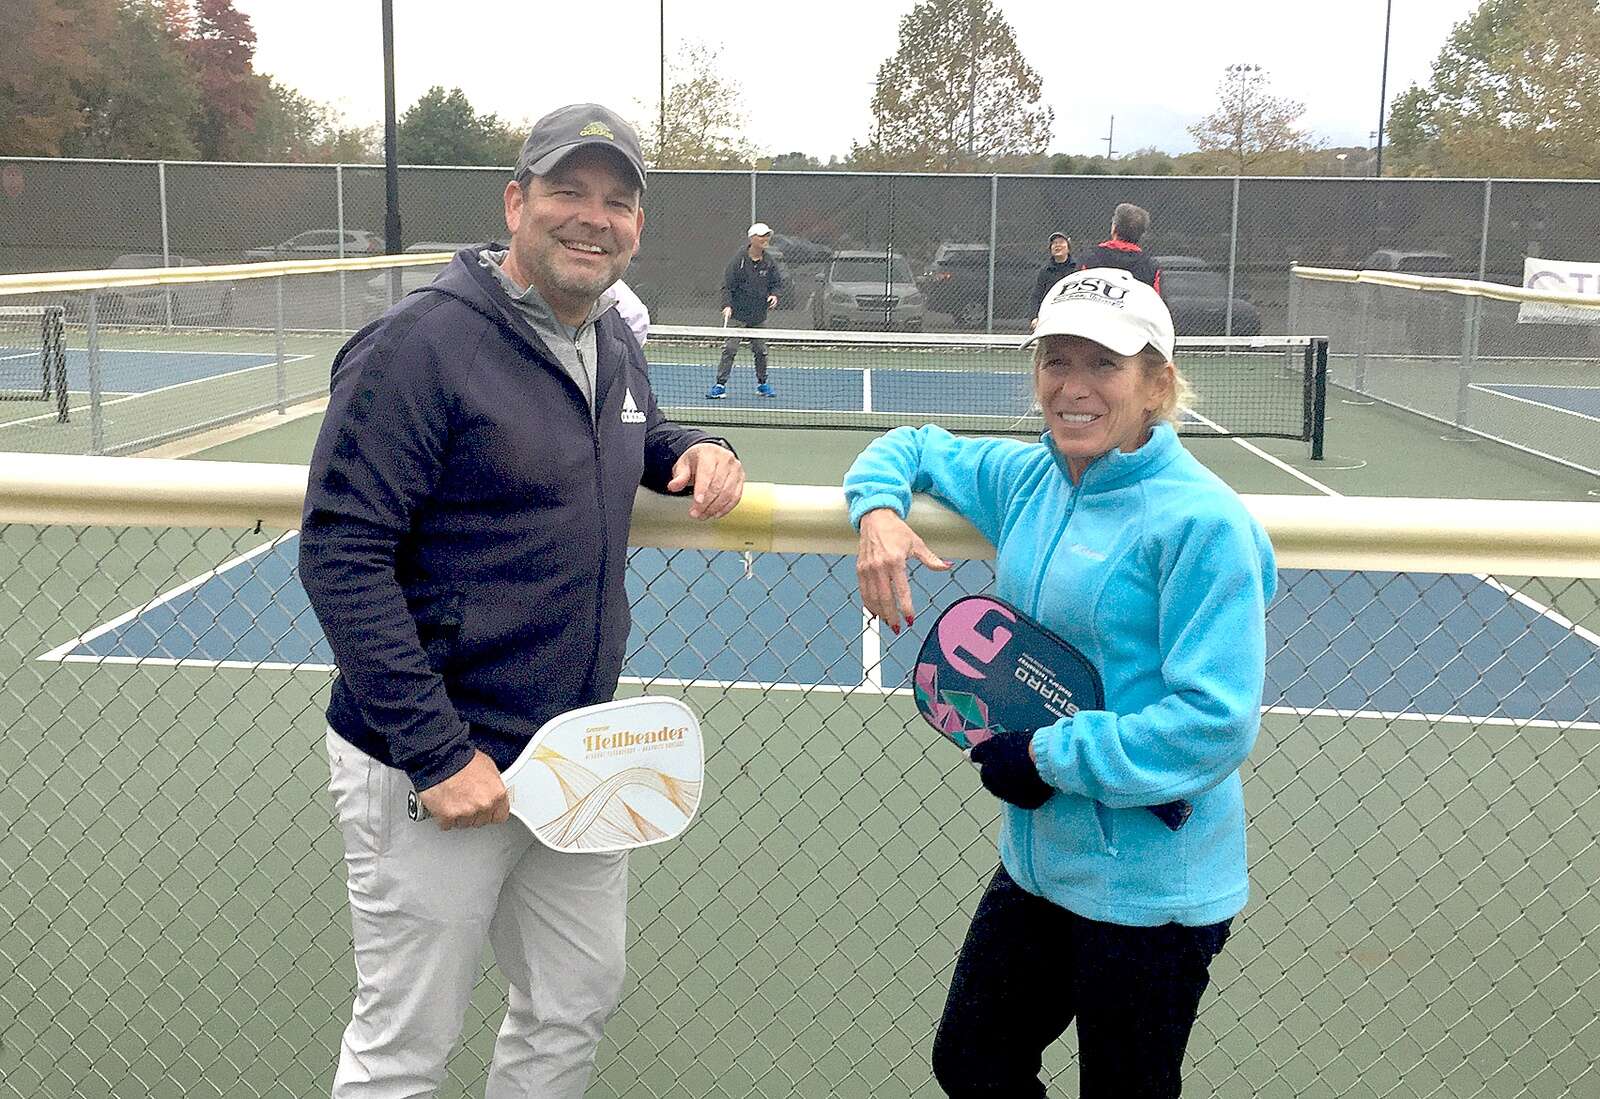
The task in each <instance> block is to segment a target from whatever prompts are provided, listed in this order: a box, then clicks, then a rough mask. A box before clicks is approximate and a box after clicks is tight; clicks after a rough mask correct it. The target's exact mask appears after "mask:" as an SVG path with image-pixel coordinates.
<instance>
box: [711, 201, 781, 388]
mask: <svg viewBox="0 0 1600 1099" xmlns="http://www.w3.org/2000/svg"><path fill="white" fill-rule="evenodd" d="M771 243H772V227H771V226H770V225H768V224H767V223H766V222H764V221H758V222H756V223H755V224H754V225H752V226H750V231H749V234H748V238H747V243H746V244H745V246H744V247H743V248H741V249H739V254H738V255H736V256H734V257H733V259H731V260H729V261H728V268H727V270H725V271H724V272H723V273H722V325H723V327H724V328H726V327H727V326H728V325H729V324H733V325H735V326H737V327H739V328H760V327H761V326H762V325H764V324H766V323H767V310H769V309H771V308H773V307H774V306H776V305H777V304H778V291H779V290H781V289H783V283H784V276H783V268H782V267H780V266H779V265H778V263H777V261H776V260H774V259H773V258H772V257H771V256H769V255H767V246H768V245H769V244H771ZM739 340H740V337H739V336H729V337H728V340H727V342H726V343H724V344H723V345H722V361H721V362H719V363H718V364H717V379H716V381H715V382H714V383H712V386H711V388H710V389H708V390H706V396H707V397H710V398H711V399H712V400H714V401H716V400H721V399H722V398H724V397H726V396H727V395H728V378H729V377H730V376H732V374H733V358H734V356H735V355H737V354H738V353H739ZM750 351H751V353H753V354H754V355H755V357H756V392H757V393H758V394H760V395H761V396H763V397H776V396H777V395H778V394H777V391H776V390H774V389H773V388H772V384H771V383H770V382H768V381H767V341H766V340H758V339H756V338H755V337H754V336H752V337H750Z"/></svg>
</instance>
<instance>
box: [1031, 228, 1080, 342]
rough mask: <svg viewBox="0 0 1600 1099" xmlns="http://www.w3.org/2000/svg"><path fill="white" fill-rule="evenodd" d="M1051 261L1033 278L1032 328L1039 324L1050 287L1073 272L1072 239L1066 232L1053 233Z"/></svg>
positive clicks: (1051, 237)
mask: <svg viewBox="0 0 1600 1099" xmlns="http://www.w3.org/2000/svg"><path fill="white" fill-rule="evenodd" d="M1049 248H1050V262H1049V263H1047V264H1045V265H1044V266H1043V267H1041V268H1039V274H1038V275H1036V276H1035V277H1034V280H1033V311H1032V312H1031V313H1029V314H1028V316H1029V317H1030V318H1031V319H1030V320H1029V321H1028V327H1029V328H1030V329H1032V328H1035V327H1037V326H1038V324H1039V307H1040V306H1041V305H1043V304H1044V296H1045V295H1046V294H1048V293H1050V288H1051V287H1052V286H1054V285H1055V284H1056V283H1058V282H1060V281H1061V280H1062V279H1064V278H1066V277H1067V276H1068V275H1070V274H1072V270H1073V267H1072V239H1071V238H1070V237H1068V236H1067V234H1065V233H1060V232H1057V233H1051V234H1050V241H1049Z"/></svg>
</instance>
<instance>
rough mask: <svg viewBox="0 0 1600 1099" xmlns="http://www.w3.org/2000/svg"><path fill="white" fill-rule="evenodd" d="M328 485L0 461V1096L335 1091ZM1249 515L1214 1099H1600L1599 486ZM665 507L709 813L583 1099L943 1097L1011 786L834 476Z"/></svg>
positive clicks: (632, 666) (637, 924)
mask: <svg viewBox="0 0 1600 1099" xmlns="http://www.w3.org/2000/svg"><path fill="white" fill-rule="evenodd" d="M305 475H306V473H305V469H304V467H298V466H255V465H243V464H229V463H206V462H182V463H178V462H167V461H159V460H127V459H107V458H99V459H97V458H87V457H71V458H67V457H60V458H49V459H48V460H41V458H40V457H39V456H38V455H20V454H0V744H3V748H4V755H3V758H4V759H5V761H6V768H5V769H6V790H5V795H4V799H5V800H4V805H5V811H4V820H5V826H6V827H5V831H4V834H3V835H0V1099H46V1097H48V1099H56V1097H59V1099H68V1097H72V1099H78V1097H101V1096H107V1097H110V1096H114V1097H117V1099H124V1097H128V1099H133V1097H146V1096H148V1097H161V1099H165V1097H168V1096H175V1095H184V1096H190V1097H192V1096H218V1097H220V1096H229V1097H233V1096H263V1097H264V1096H273V1097H283V1099H290V1097H293V1099H302V1097H309V1096H314V1095H318V1094H325V1092H326V1089H327V1085H328V1081H329V1079H330V1077H331V1070H332V1064H333V1062H334V1060H335V1058H336V1054H337V1049H338V1041H339V1034H340V1031H341V1029H342V1027H343V1024H344V1022H345V1020H346V1018H347V1017H348V1010H349V1000H350V997H351V995H352V991H353V982H354V973H353V969H352V963H351V958H350V930H349V922H348V912H347V907H346V898H345V892H344V878H343V869H342V864H341V858H340V844H339V841H338V837H337V835H336V832H335V830H334V828H333V826H332V823H331V805H330V803H329V800H328V797H327V794H326V790H325V786H326V783H327V765H326V762H325V760H324V759H323V758H322V754H321V747H320V739H321V735H322V728H323V722H322V716H321V711H322V708H323V706H324V704H325V702H326V690H327V686H328V683H329V681H330V676H331V674H332V669H331V667H330V663H329V656H328V653H327V649H326V644H325V642H324V641H323V639H322V636H321V632H320V630H319V629H318V628H317V625H316V622H315V620H314V618H313V616H312V615H311V613H310V611H309V608H308V607H307V606H306V602H305V598H304V594H303V593H302V592H301V590H300V588H299V584H298V581H297V580H296V579H295V576H294V571H293V562H294V557H295V533H294V530H293V528H294V526H295V524H296V522H297V519H298V514H299V508H300V501H301V497H302V494H303V491H304V485H305ZM1247 503H1248V505H1249V506H1250V507H1251V508H1252V510H1253V511H1254V512H1255V513H1256V514H1257V515H1258V516H1260V517H1261V519H1262V520H1263V522H1264V523H1265V524H1266V526H1267V528H1268V530H1269V531H1270V533H1271V534H1272V536H1273V539H1274V542H1275V544H1276V546H1277V548H1278V550H1279V553H1280V563H1281V565H1282V567H1283V574H1282V586H1281V590H1280V593H1279V595H1278V598H1277V599H1276V601H1275V602H1274V604H1273V606H1272V608H1271V610H1270V611H1269V616H1268V618H1269V662H1268V693H1267V698H1266V705H1265V707H1264V714H1263V724H1262V733H1261V737H1260V740H1259V742H1258V744H1257V747H1256V750H1255V751H1254V753H1253V754H1252V757H1251V760H1250V761H1249V763H1248V764H1247V766H1246V770H1245V786H1246V799H1247V804H1248V806H1249V810H1250V814H1251V832H1250V852H1251V875H1252V896H1251V901H1250V905H1249V907H1248V908H1247V909H1246V910H1245V913H1244V915H1243V916H1242V918H1241V919H1240V920H1239V921H1238V922H1237V924H1236V925H1235V932H1234V936H1233V938H1232V940H1231V941H1230V943H1229V945H1228V948H1227V950H1226V951H1225V952H1224V953H1223V955H1222V956H1221V957H1220V958H1219V960H1218V961H1217V963H1216V965H1215V967H1214V971H1213V976H1214V982H1213V987H1212V990H1211V991H1210V992H1209V993H1208V994H1207V999H1206V1002H1205V1005H1204V1007H1203V1009H1202V1012H1201V1016H1200V1021H1199V1024H1198V1026H1197V1029H1196V1033H1195V1036H1194V1039H1193V1041H1192V1042H1191V1050H1190V1060H1191V1067H1190V1081H1191V1088H1192V1089H1193V1090H1195V1091H1196V1092H1198V1093H1202V1094H1215V1095H1219V1096H1285V1097H1288V1096H1317V1095H1322V1096H1345V1097H1356V1096H1360V1097H1368V1096H1373V1097H1375V1096H1381V1095H1400V1094H1404V1095H1416V1096H1424V1095H1444V1094H1449V1095H1460V1096H1483V1097H1498V1096H1506V1097H1510V1096H1521V1095H1538V1096H1541V1097H1547V1096H1548V1097H1560V1096H1572V1097H1577V1096H1587V1095H1591V1094H1593V1093H1594V1090H1595V1086H1596V1080H1597V1079H1600V1027H1597V1026H1596V1025H1595V1020H1596V1018H1597V1017H1600V987H1597V984H1596V982H1595V981H1594V974H1595V972H1596V971H1597V970H1600V896H1597V895H1596V893H1595V891H1594V889H1593V883H1594V882H1595V881H1596V880H1600V746H1597V744H1596V740H1597V735H1600V504H1577V503H1572V504H1546V503H1532V502H1515V501H1513V502H1507V501H1460V500H1456V501H1433V500H1372V499H1324V498H1320V497H1319V498H1300V497H1248V498H1247ZM683 511H684V507H683V504H682V502H681V501H674V500H664V499H662V498H658V497H650V496H641V499H640V507H639V514H638V518H637V521H636V523H635V528H634V537H633V542H634V548H633V549H632V551H631V553H630V563H629V564H630V567H629V591H630V596H631V599H632V602H633V605H634V609H635V629H634V635H633V638H632V639H631V641H630V647H629V657H628V665H627V668H626V669H625V680H624V686H623V690H624V692H633V691H637V690H640V689H645V688H648V689H650V690H653V691H666V692H670V693H681V694H682V695H683V696H684V697H685V698H686V699H687V700H688V701H689V702H690V703H691V704H692V705H693V706H694V707H695V708H696V710H697V711H698V712H699V713H700V714H701V716H702V720H703V721H704V724H705V726H706V729H707V732H708V734H709V737H710V740H711V744H712V747H711V751H710V755H709V758H708V761H707V779H708V791H709V793H708V799H707V802H706V804H705V805H704V806H703V808H702V814H703V815H702V817H701V818H700V819H699V820H698V821H697V822H696V823H695V825H694V826H693V827H692V828H691V829H690V830H689V832H688V833H687V834H686V835H685V836H684V837H683V838H682V839H680V840H678V841H675V842H674V843H673V844H670V845H665V846H663V847H659V848H651V849H648V850H647V851H643V852H639V853H636V854H635V855H634V856H633V858H632V872H633V879H634V881H633V897H632V901H631V903H630V927H631V940H630V945H629V968H630V977H629V984H628V991H627V994H626V997H625V999H624V1002H623V1005H622V1008H621V1011H620V1012H619V1015H618V1016H617V1018H616V1019H615V1020H613V1022H612V1023H611V1025H610V1027H609V1028H608V1033H607V1038H606V1042H605V1044H604V1046H603V1048H602V1051H601V1055H600V1063H599V1069H598V1074H597V1077H596V1081H595V1084H594V1085H593V1087H592V1089H591V1094H592V1095H596V1096H629V1097H638V1099H644V1097H663V1099H664V1097H668V1096H672V1097H674V1099H702V1097H726V1099H745V1097H749V1096H770V1097H773V1099H776V1097H779V1096H783V1097H788V1096H874V1097H884V1096H912V1095H916V1096H934V1095H937V1093H938V1092H937V1088H936V1086H935V1085H934V1084H933V1082H932V1080H931V1077H930V1072H929V1069H928V1067H927V1059H928V1048H929V1044H930V1041H931V1032H932V1027H933V1024H934V1022H935V1020H936V1018H937V1014H938V1011H939V1009H940V1007H941V1005H942V1002H943V994H944V988H945V984H946V982H947V980H948V977H949V971H950V966H951V964H952V962H953V960H954V957H955V952H956V950H957V948H958V946H959V942H960V938H961V935H962V933H963V932H964V929H965V925H966V922H967V919H968V917H969V916H970V913H971V910H972V907H973V905H974V904H975V903H976V899H977V896H978V894H979V892H980V890H981V886H982V883H983V882H984V881H985V880H986V879H987V875H988V874H989V872H990V871H991V870H992V867H993V865H994V863H995V858H996V856H995V851H994V843H993V832H994V820H995V815H996V814H995V809H994V802H993V799H991V798H989V797H988V796H987V795H986V794H985V793H984V792H983V791H982V790H981V788H980V787H979V786H978V785H977V782H976V778H975V776H974V774H973V773H972V771H971V769H970V768H969V767H966V766H965V764H964V763H962V761H961V759H960V756H959V754H958V753H954V752H953V751H952V750H950V749H949V748H948V746H947V745H943V744H942V743H939V742H936V741H935V740H934V738H933V737H932V736H931V734H929V733H927V732H926V731H925V729H924V728H923V727H922V725H921V722H920V721H919V719H917V718H916V716H915V711H914V709H913V707H912V705H911V702H910V699H909V698H908V697H907V694H906V692H905V691H904V690H903V689H902V684H903V683H904V682H905V672H906V669H907V666H908V662H909V659H910V656H911V655H914V650H915V644H916V638H914V637H910V636H906V635H903V636H901V637H899V638H894V637H890V636H888V635H886V634H880V633H879V632H878V631H876V630H875V629H872V628H869V627H866V626H864V624H863V621H862V613H861V610H860V603H859V599H858V598H857V596H856V594H855V591H854V559H853V557H852V556H851V552H852V549H853V546H854V540H853V536H852V534H851V532H850V531H849V528H848V525H847V524H846V523H845V520H844V510H843V503H842V499H841V498H840V495H839V493H838V492H837V491H836V490H832V489H821V488H800V487H796V486H786V485H754V486H751V490H750V492H749V494H748V497H747V500H746V502H745V503H744V504H742V505H741V506H740V508H739V509H738V510H737V511H736V512H735V513H734V515H733V516H730V518H729V519H728V520H725V521H723V522H721V523H718V524H712V525H701V524H693V523H690V522H689V521H687V520H686V519H685V518H684V516H683ZM916 521H917V523H918V525H919V527H920V528H921V529H922V530H923V532H924V534H925V536H926V537H927V539H928V541H929V543H930V545H932V546H933V547H934V548H935V551H936V552H940V553H943V554H944V555H945V556H947V557H951V558H958V559H960V560H959V564H958V566H957V568H956V569H955V570H954V571H953V572H952V573H950V574H942V575H938V576H934V575H932V574H919V575H918V576H917V577H916V583H917V586H918V592H917V594H918V599H919V601H920V603H921V605H923V606H932V607H937V606H939V605H942V604H943V603H945V602H948V601H949V600H950V599H951V598H953V597H954V596H955V595H957V594H960V593H963V592H966V591H971V590H977V589H981V588H983V587H985V586H987V585H988V584H990V583H991V582H992V579H993V576H992V569H991V564H990V562H989V560H988V558H989V556H990V554H991V551H990V550H989V549H988V547H987V546H986V545H985V544H984V543H983V542H982V541H981V540H980V539H978V538H977V537H976V536H975V534H974V533H973V532H972V531H971V528H970V527H967V526H966V525H965V524H964V523H963V522H962V521H961V520H959V519H957V518H956V517H954V516H953V515H951V514H950V513H949V512H947V511H945V510H944V509H942V508H940V507H939V505H937V504H935V503H933V502H931V501H927V500H920V499H919V501H918V503H917V505H916ZM919 621H920V619H919ZM908 650H909V651H908ZM502 998H503V988H502V986H501V985H500V984H499V983H498V981H497V979H496V978H495V976H494V975H493V973H492V972H486V973H485V976H484V979H483V981H482V982H481V984H480V986H479V988H478V991H477V995H476V997H475V999H474V1003H473V1007H472V1009H471V1013H470V1015H469V1018H468V1025H467V1034H466V1040H465V1043H464V1045H463V1047H462V1049H461V1050H460V1052H459V1053H458V1054H457V1055H456V1057H455V1058H454V1059H453V1060H452V1062H451V1073H450V1077H449V1079H448V1081H447V1084H446V1086H445V1088H444V1089H443V1090H442V1091H441V1093H440V1094H441V1095H446V1096H450V1097H451V1099H454V1097H456V1096H458V1095H460V1096H465V1095H473V1094H481V1090H482V1076H483V1072H484V1068H485V1065H486V1063H487V1061H488V1058H489V1057H490V1055H491V1051H492V1046H493V1040H494V1030H495V1026H496V1024H497V1022H498V1019H499V1015H500V1011H501V1008H502V1002H503V1000H502ZM1073 1050H1074V1047H1073V1044H1072V1041H1071V1040H1070V1038H1069V1039H1068V1040H1066V1041H1064V1042H1062V1043H1060V1044H1059V1046H1058V1048H1056V1049H1054V1050H1052V1051H1051V1054H1050V1056H1049V1059H1048V1061H1047V1064H1046V1071H1047V1074H1048V1075H1050V1076H1051V1077H1052V1078H1054V1079H1056V1080H1057V1084H1056V1090H1060V1091H1062V1092H1063V1093H1070V1091H1071V1085H1070V1081H1071V1080H1072V1079H1073V1078H1074V1077H1075V1071H1074V1067H1073Z"/></svg>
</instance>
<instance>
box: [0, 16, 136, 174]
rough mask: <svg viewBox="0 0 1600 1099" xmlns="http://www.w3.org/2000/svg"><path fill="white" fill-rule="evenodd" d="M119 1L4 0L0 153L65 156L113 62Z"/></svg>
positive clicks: (0, 54)
mask: <svg viewBox="0 0 1600 1099" xmlns="http://www.w3.org/2000/svg"><path fill="white" fill-rule="evenodd" d="M116 23H117V10H116V0H4V2H3V3H0V155H9V156H60V155H61V152H62V145H63V142H64V141H65V140H66V139H67V138H68V137H69V135H72V134H74V133H76V132H77V130H78V129H79V128H80V126H81V125H82V117H81V113H80V112H81V109H82V104H81V99H80V91H81V88H82V86H83V85H84V84H86V83H90V82H93V81H95V80H97V79H99V78H100V76H101V75H102V74H103V73H104V72H105V70H106V67H107V48H106V47H107V45H108V43H110V41H111V40H112V39H113V38H114V37H115V33H116Z"/></svg>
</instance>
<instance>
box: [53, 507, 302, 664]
mask: <svg viewBox="0 0 1600 1099" xmlns="http://www.w3.org/2000/svg"><path fill="white" fill-rule="evenodd" d="M299 533H300V532H299V531H297V530H291V531H286V532H284V533H283V534H280V535H278V537H276V538H274V539H273V540H272V541H270V542H264V543H262V544H261V545H259V546H257V547H256V548H255V549H253V550H251V551H250V552H249V553H245V554H240V555H239V556H238V557H235V558H232V559H231V560H228V561H224V562H223V563H222V564H220V565H218V566H217V567H216V568H214V569H212V570H210V571H209V572H206V573H202V574H201V575H199V576H197V577H195V578H194V579H193V580H190V581H188V582H187V583H183V584H180V585H178V586H177V587H175V588H173V589H172V590H171V591H165V592H162V593H161V594H160V595H157V596H155V597H153V598H152V599H150V600H149V601H148V602H145V603H142V604H140V605H139V606H137V607H134V608H133V609H132V610H130V611H128V612H127V613H125V614H121V615H118V616H117V617H116V618H113V619H112V620H111V621H109V622H105V623H102V624H101V625H99V626H96V627H95V628H94V629H92V630H90V631H89V632H88V633H84V634H79V635H78V636H77V637H75V638H73V639H72V640H71V641H68V642H66V643H65V644H63V645H57V646H56V647H55V648H53V649H51V650H50V651H49V652H47V653H45V654H44V655H43V656H40V657H37V658H36V659H38V660H53V661H58V662H60V663H68V662H72V663H95V662H103V663H107V664H124V663H126V664H163V663H164V664H169V665H180V664H181V665H183V666H185V667H190V666H193V664H194V663H195V662H191V661H187V660H169V659H165V658H162V659H145V658H144V657H137V656H123V657H100V656H69V655H68V653H70V652H71V651H72V650H73V649H75V648H77V647H78V646H79V645H84V644H87V643H88V642H90V641H93V640H95V639H96V638H99V637H102V636H104V635H105V634H107V633H110V632H111V631H112V630H114V629H117V628H118V627H119V626H125V625H127V624H128V623H129V622H132V621H133V620H134V619H136V618H138V617H139V616H140V615H141V614H145V613H147V612H149V611H152V610H154V609H155V608H157V607H159V606H161V605H162V604H164V603H170V602H171V601H172V600H174V599H176V598H177V597H178V596H180V595H183V594H184V593H185V592H190V591H193V590H194V589H195V588H198V587H199V586H200V585H202V584H204V583H206V582H207V581H209V580H211V579H212V578H214V577H217V576H220V575H222V574H223V573H224V572H226V571H227V570H229V569H231V568H233V567H235V566H236V565H242V564H243V563H244V562H246V561H249V560H251V559H252V558H255V557H259V556H261V555H262V554H263V553H266V552H267V551H268V550H271V549H273V548H274V547H276V546H278V545H280V544H282V543H284V542H287V541H288V540H289V539H290V538H294V537H296V536H298V535H299ZM201 666H206V667H224V666H228V667H254V666H255V665H253V664H251V663H249V662H248V661H233V662H230V663H228V664H224V663H223V662H219V661H210V662H206V663H203V664H202V665H201Z"/></svg>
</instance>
